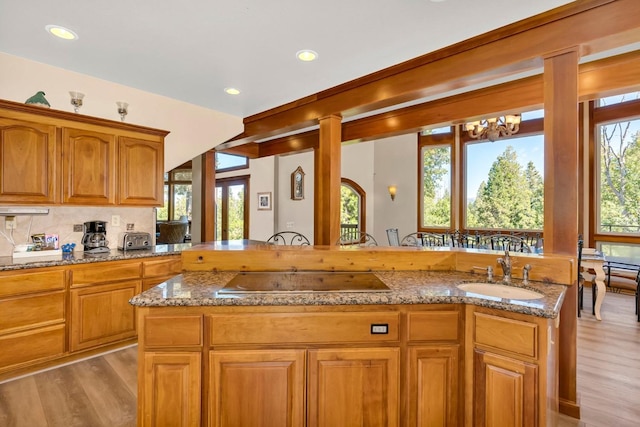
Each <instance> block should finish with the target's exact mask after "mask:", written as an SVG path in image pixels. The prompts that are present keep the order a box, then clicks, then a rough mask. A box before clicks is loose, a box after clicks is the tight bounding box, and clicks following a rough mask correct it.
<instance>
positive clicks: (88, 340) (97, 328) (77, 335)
mask: <svg viewBox="0 0 640 427" xmlns="http://www.w3.org/2000/svg"><path fill="white" fill-rule="evenodd" d="M140 289H141V282H140V280H129V281H125V282H119V283H112V284H107V285H97V286H91V287H86V288H81V289H72V290H71V346H70V350H71V351H78V350H82V349H85V348H89V347H95V346H98V345H102V344H108V343H110V342H115V341H119V340H123V339H125V338H132V337H135V336H136V317H135V309H134V307H132V306H131V305H130V304H129V300H130V299H131V298H133V297H134V296H135V295H136V294H139V293H140Z"/></svg>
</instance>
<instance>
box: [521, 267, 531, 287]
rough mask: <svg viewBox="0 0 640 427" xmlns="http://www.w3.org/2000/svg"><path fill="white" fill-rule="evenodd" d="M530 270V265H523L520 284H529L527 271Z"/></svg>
mask: <svg viewBox="0 0 640 427" xmlns="http://www.w3.org/2000/svg"><path fill="white" fill-rule="evenodd" d="M530 270H531V264H525V265H524V267H522V283H523V284H524V285H528V284H529V271H530Z"/></svg>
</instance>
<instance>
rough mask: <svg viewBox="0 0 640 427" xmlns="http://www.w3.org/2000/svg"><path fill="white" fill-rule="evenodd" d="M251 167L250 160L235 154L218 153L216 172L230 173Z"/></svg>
mask: <svg viewBox="0 0 640 427" xmlns="http://www.w3.org/2000/svg"><path fill="white" fill-rule="evenodd" d="M248 167H249V159H248V158H247V157H244V156H236V155H235V154H226V153H216V172H228V171H233V170H238V169H246V168H248Z"/></svg>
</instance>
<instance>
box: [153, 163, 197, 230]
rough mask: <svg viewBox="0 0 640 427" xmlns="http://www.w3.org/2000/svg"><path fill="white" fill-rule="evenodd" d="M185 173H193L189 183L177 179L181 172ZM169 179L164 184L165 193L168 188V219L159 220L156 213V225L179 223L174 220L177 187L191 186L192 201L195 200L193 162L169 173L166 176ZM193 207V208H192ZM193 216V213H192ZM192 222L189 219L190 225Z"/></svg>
mask: <svg viewBox="0 0 640 427" xmlns="http://www.w3.org/2000/svg"><path fill="white" fill-rule="evenodd" d="M184 171H190V172H191V174H192V175H191V180H190V181H187V180H178V179H176V178H175V176H176V174H178V173H180V172H184ZM165 175H166V176H167V177H166V179H165V181H164V184H163V191H164V188H167V187H168V189H167V196H168V198H167V219H166V220H165V219H162V220H160V219H158V215H157V213H156V223H163V222H170V221H177V220H176V219H172V218H174V214H175V186H176V185H190V186H191V194H192V197H191V199H192V200H193V169H192V166H191V162H187V163H184V164H182V165H180V166H178V167H176V168H174V169H172V170H170V171H169V172H167V173H166V174H165ZM192 207H193V206H192ZM192 215H193V212H192ZM191 220H192V218H189V224H191Z"/></svg>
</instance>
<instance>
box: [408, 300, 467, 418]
mask: <svg viewBox="0 0 640 427" xmlns="http://www.w3.org/2000/svg"><path fill="white" fill-rule="evenodd" d="M407 326H408V340H409V344H410V345H409V349H408V350H409V365H408V384H409V393H408V405H409V415H408V416H409V420H410V424H409V425H415V426H458V425H460V424H461V423H460V420H462V417H463V413H462V409H463V406H464V405H463V404H462V402H463V394H462V391H463V388H462V384H463V382H462V380H461V378H462V375H463V372H462V370H461V363H460V362H461V358H462V346H461V341H462V337H463V336H464V333H463V315H462V312H461V307H460V306H450V307H448V308H447V309H446V310H445V309H437V310H422V311H412V312H410V313H408V315H407Z"/></svg>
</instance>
